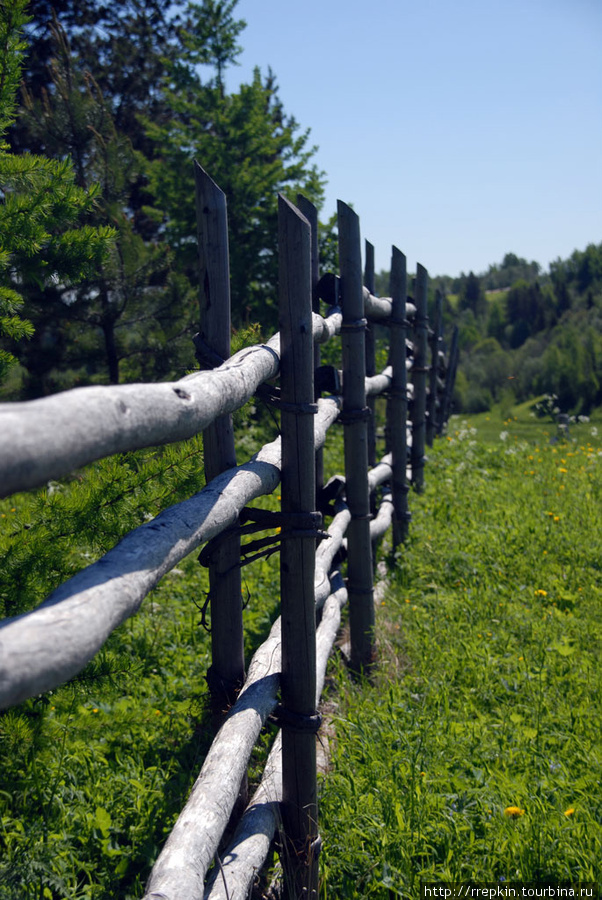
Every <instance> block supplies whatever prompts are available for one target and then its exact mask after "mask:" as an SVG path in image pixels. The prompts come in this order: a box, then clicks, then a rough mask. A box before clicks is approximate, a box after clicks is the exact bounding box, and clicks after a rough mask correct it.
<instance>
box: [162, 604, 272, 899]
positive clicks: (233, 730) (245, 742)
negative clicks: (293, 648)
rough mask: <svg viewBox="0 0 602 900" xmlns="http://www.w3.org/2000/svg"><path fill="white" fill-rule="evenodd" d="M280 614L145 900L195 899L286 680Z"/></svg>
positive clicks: (171, 837) (169, 841)
mask: <svg viewBox="0 0 602 900" xmlns="http://www.w3.org/2000/svg"><path fill="white" fill-rule="evenodd" d="M279 673H280V619H278V621H277V622H275V623H274V625H273V626H272V630H271V632H270V636H269V638H268V640H267V641H265V643H263V644H262V645H261V647H260V648H259V650H258V651H257V652H256V654H255V656H254V657H253V659H252V660H251V665H250V666H249V674H248V676H247V680H246V681H245V685H244V687H243V689H242V691H241V693H240V695H239V697H238V699H237V701H236V703H235V704H234V706H233V707H232V709H231V710H230V713H229V714H228V717H227V718H226V720H225V722H224V724H223V725H222V727H221V728H220V730H219V731H218V733H217V735H216V737H215V740H214V741H213V743H212V745H211V747H210V748H209V752H208V753H207V756H206V757H205V762H204V763H203V766H202V768H201V771H200V774H199V777H198V778H197V780H196V782H195V784H194V786H193V788H192V791H191V792H190V796H189V797H188V800H187V801H186V805H185V806H184V809H183V810H182V812H181V813H180V815H179V816H178V819H177V821H176V824H175V825H174V827H173V830H172V832H171V834H170V835H169V837H168V839H167V842H166V844H165V846H164V848H163V850H162V851H161V853H160V855H159V858H158V859H157V861H156V862H155V865H154V866H153V870H152V872H151V876H150V879H149V882H148V885H147V888H146V893H145V895H144V900H159V898H160V900H185V898H186V900H193V898H199V897H201V896H202V893H203V883H204V880H205V876H206V874H207V870H208V868H209V866H210V865H211V862H212V860H213V857H214V856H215V853H216V852H217V848H218V845H219V842H220V840H221V836H222V834H223V832H224V828H225V827H226V825H227V824H228V819H229V818H230V814H231V812H232V809H233V808H234V804H235V803H236V800H237V798H238V793H239V789H240V784H241V781H242V778H243V776H244V774H245V772H246V770H247V765H248V760H249V757H250V755H251V753H252V751H253V747H254V746H255V744H256V742H257V739H258V737H259V733H260V731H261V729H262V727H263V724H264V722H265V720H266V719H267V717H268V715H269V714H270V712H272V710H273V709H274V707H275V705H276V693H277V690H278V684H279V681H280V678H279Z"/></svg>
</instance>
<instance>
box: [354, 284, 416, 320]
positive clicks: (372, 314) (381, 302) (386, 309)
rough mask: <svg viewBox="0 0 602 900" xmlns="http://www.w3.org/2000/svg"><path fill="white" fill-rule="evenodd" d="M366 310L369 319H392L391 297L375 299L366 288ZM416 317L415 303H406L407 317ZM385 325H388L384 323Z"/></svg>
mask: <svg viewBox="0 0 602 900" xmlns="http://www.w3.org/2000/svg"><path fill="white" fill-rule="evenodd" d="M363 290H364V309H365V312H366V316H367V317H368V318H369V319H375V320H377V321H378V320H379V319H380V320H382V319H390V318H391V310H392V308H393V301H392V300H391V298H390V297H375V296H374V294H371V293H370V291H369V290H368V288H367V287H364V289H363ZM415 315H416V307H415V306H414V304H413V303H406V316H407V318H408V319H413V318H414V316H415ZM383 324H385V325H386V324H387V323H386V322H383Z"/></svg>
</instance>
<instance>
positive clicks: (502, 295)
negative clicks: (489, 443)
mask: <svg viewBox="0 0 602 900" xmlns="http://www.w3.org/2000/svg"><path fill="white" fill-rule="evenodd" d="M435 288H438V289H439V290H441V291H442V293H444V295H447V293H449V294H450V295H451V296H450V297H447V296H445V303H444V308H445V319H446V323H447V325H448V327H449V326H451V324H452V322H456V323H457V324H458V325H459V328H460V347H461V351H462V352H461V359H460V368H459V372H458V379H457V385H456V396H455V408H456V410H457V411H459V412H481V411H484V410H486V409H489V408H490V407H491V405H492V404H493V403H495V402H499V401H500V400H501V399H502V398H503V396H504V395H510V394H511V395H512V396H511V399H512V401H513V402H515V401H517V402H523V401H525V400H527V399H529V398H530V397H533V396H537V395H540V394H543V393H554V394H556V395H557V396H558V405H559V407H560V408H561V410H562V411H564V412H574V413H587V412H589V410H590V409H591V408H592V407H594V406H597V405H599V404H601V403H602V244H597V245H596V244H589V245H588V247H586V249H585V250H583V251H581V250H575V252H574V253H573V254H572V255H571V256H570V257H569V258H568V259H566V260H560V259H559V260H557V261H556V262H554V263H552V264H551V266H550V270H549V272H547V273H544V272H542V271H541V267H540V266H539V265H538V264H537V263H535V262H531V263H529V262H527V261H526V260H525V259H520V258H519V257H517V256H515V255H514V254H512V253H509V254H506V256H505V257H504V260H503V261H502V263H501V264H500V265H499V266H490V268H489V269H488V271H487V272H486V273H484V274H482V275H478V276H477V275H474V273H472V272H470V273H469V274H468V275H462V276H460V278H457V279H451V278H448V277H445V276H444V277H443V278H437V279H434V280H433V291H434V289H435ZM452 298H453V299H452Z"/></svg>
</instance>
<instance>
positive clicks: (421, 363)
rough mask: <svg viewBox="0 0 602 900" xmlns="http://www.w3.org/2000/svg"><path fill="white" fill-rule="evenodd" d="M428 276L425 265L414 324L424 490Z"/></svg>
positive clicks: (415, 418)
mask: <svg viewBox="0 0 602 900" xmlns="http://www.w3.org/2000/svg"><path fill="white" fill-rule="evenodd" d="M427 290H428V273H427V271H426V269H425V268H424V266H421V265H420V264H418V266H417V268H416V320H415V323H414V335H415V338H414V344H415V350H414V365H413V367H412V381H413V383H414V403H413V405H412V453H411V460H412V486H413V487H414V488H415V490H417V491H419V492H420V491H421V490H422V488H423V486H424V447H425V438H426V376H427V373H428V366H427V359H426V355H427V354H426V351H427V340H428V316H427Z"/></svg>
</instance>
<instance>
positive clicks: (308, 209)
mask: <svg viewBox="0 0 602 900" xmlns="http://www.w3.org/2000/svg"><path fill="white" fill-rule="evenodd" d="M297 208H298V209H299V212H300V213H301V215H303V216H305V218H306V219H307V221H308V222H309V226H310V228H311V308H312V310H313V312H315V313H318V314H319V312H320V297H319V294H318V282H319V280H320V252H319V248H318V210H317V209H316V207H315V206H314V205H313V203H311V202H310V201H309V200H308V199H307V197H304V196H303V194H297ZM320 356H321V354H320V345H319V344H318V342H317V341H316V342H315V343H314V372H315V371H316V369H317V368H318V366H319V365H320ZM318 396H319V392H318V393H317V394H316V396H315V399H316V400H317V399H318ZM323 486H324V451H323V449H322V448H321V447H320V449H319V450H317V451H316V492H317V493H319V492H320V490H321V489H322V487H323Z"/></svg>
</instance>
